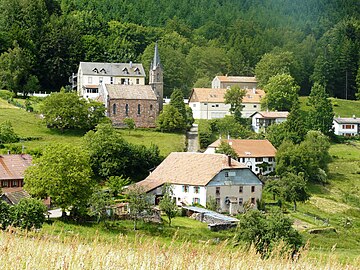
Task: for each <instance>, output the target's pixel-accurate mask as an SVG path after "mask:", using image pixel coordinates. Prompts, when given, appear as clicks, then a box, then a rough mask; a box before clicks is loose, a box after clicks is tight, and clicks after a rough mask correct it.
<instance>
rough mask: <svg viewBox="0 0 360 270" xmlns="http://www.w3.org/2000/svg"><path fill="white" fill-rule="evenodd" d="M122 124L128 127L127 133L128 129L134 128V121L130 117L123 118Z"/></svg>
mask: <svg viewBox="0 0 360 270" xmlns="http://www.w3.org/2000/svg"><path fill="white" fill-rule="evenodd" d="M124 124H125V125H126V126H127V128H128V129H129V134H130V131H131V130H133V129H135V121H134V119H132V118H125V119H124Z"/></svg>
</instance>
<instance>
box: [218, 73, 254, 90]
mask: <svg viewBox="0 0 360 270" xmlns="http://www.w3.org/2000/svg"><path fill="white" fill-rule="evenodd" d="M231 86H239V87H240V88H241V89H253V88H255V89H256V88H257V80H256V78H255V77H246V76H227V75H226V76H216V77H215V78H214V79H213V80H212V82H211V87H212V88H229V87H231Z"/></svg>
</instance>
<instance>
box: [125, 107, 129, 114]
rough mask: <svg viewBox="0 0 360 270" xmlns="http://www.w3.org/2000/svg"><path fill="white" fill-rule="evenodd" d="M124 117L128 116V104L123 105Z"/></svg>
mask: <svg viewBox="0 0 360 270" xmlns="http://www.w3.org/2000/svg"><path fill="white" fill-rule="evenodd" d="M125 115H126V116H128V115H129V104H125Z"/></svg>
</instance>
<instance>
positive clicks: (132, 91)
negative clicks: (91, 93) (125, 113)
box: [105, 84, 157, 100]
mask: <svg viewBox="0 0 360 270" xmlns="http://www.w3.org/2000/svg"><path fill="white" fill-rule="evenodd" d="M105 87H106V89H107V91H108V94H109V98H110V99H137V100H140V99H143V100H157V97H156V94H155V92H154V91H153V89H152V88H151V86H150V85H124V84H106V85H105Z"/></svg>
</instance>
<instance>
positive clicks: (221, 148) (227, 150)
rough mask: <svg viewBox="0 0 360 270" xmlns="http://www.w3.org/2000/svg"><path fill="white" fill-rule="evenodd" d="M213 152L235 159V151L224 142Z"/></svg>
mask: <svg viewBox="0 0 360 270" xmlns="http://www.w3.org/2000/svg"><path fill="white" fill-rule="evenodd" d="M215 152H216V153H220V154H225V155H228V156H231V157H232V158H233V159H237V154H236V152H235V150H234V149H233V148H232V147H231V146H230V145H229V144H228V143H227V142H226V141H221V143H220V145H219V147H218V148H217V149H216V151H215Z"/></svg>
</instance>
